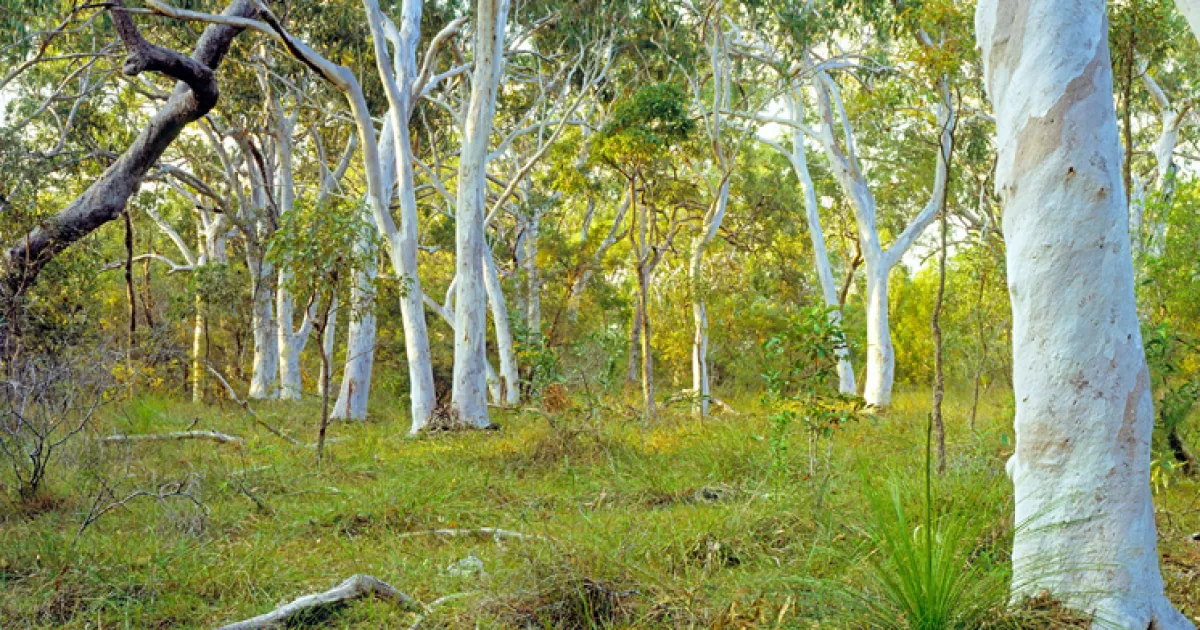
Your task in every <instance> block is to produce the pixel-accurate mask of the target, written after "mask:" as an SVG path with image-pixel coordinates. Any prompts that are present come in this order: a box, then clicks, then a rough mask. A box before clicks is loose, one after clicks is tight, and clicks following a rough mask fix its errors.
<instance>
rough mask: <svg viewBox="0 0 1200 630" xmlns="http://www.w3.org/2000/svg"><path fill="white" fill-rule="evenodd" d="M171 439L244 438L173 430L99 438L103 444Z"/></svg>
mask: <svg viewBox="0 0 1200 630" xmlns="http://www.w3.org/2000/svg"><path fill="white" fill-rule="evenodd" d="M171 440H211V441H213V442H218V443H221V444H244V443H245V440H243V439H242V438H240V437H236V436H233V435H226V434H224V433H219V432H217V431H175V432H172V433H141V434H134V435H108V436H105V437H102V438H100V441H101V442H103V443H105V444H111V443H114V442H167V441H171Z"/></svg>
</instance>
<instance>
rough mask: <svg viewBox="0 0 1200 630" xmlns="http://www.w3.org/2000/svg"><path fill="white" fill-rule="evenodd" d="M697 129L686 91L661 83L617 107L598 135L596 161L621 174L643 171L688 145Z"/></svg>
mask: <svg viewBox="0 0 1200 630" xmlns="http://www.w3.org/2000/svg"><path fill="white" fill-rule="evenodd" d="M695 128H696V122H695V121H694V120H692V119H691V118H690V117H689V116H688V99H687V96H686V95H685V94H684V92H683V89H682V88H680V87H679V86H678V85H674V84H671V83H657V84H654V85H650V86H647V87H644V88H642V89H640V90H638V91H637V92H636V93H634V95H633V96H632V97H630V98H628V99H625V100H623V101H620V102H619V103H617V104H616V106H615V107H614V108H613V113H612V117H611V119H610V120H609V122H608V124H606V125H605V126H604V128H603V129H601V130H600V133H598V134H596V139H595V140H594V141H593V146H592V157H593V159H596V160H600V161H603V162H606V163H608V164H609V165H610V166H613V167H615V168H617V169H618V170H621V171H626V170H632V171H636V170H640V169H642V168H645V167H646V166H648V165H649V164H650V163H651V162H653V161H654V160H656V159H657V158H659V157H662V156H664V155H665V154H666V153H667V152H668V151H669V150H670V149H671V148H673V147H676V146H678V145H680V144H682V143H683V142H684V141H686V140H687V139H688V137H689V136H691V134H692V132H693V131H694V130H695Z"/></svg>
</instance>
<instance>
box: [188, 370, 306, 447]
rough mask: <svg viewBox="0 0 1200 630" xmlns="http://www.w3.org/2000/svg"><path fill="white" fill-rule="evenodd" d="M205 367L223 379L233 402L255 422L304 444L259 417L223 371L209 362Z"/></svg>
mask: <svg viewBox="0 0 1200 630" xmlns="http://www.w3.org/2000/svg"><path fill="white" fill-rule="evenodd" d="M205 367H206V368H208V371H209V372H210V373H211V374H212V375H213V376H215V377H217V380H218V381H221V385H223V386H224V387H225V393H226V394H228V395H229V399H230V400H232V401H233V402H235V403H237V405H238V406H239V407H241V408H242V409H244V410H245V411H246V413H247V414H248V415H249V416H250V417H251V418H252V419H253V420H254V422H255V423H257V424H258V425H259V426H261V427H262V428H264V429H266V430H268V431H270V432H271V433H274V434H275V435H277V436H279V437H281V438H283V439H285V440H287V441H288V442H290V443H291V444H292V445H294V446H303V444H301V443H300V441H299V440H297V439H296V438H294V437H292V436H290V435H288V434H286V433H284V432H283V431H280V430H279V429H277V428H275V427H273V426H271V424H270V423H268V422H267V421H265V420H263V419H262V418H260V417H258V414H256V413H254V410H253V409H251V408H250V405H249V404H247V403H246V401H244V400H242V399H241V398H238V395H237V392H235V391H233V386H232V385H230V384H229V381H227V380H225V377H224V376H222V375H221V373H220V372H218V371H217V370H216V368H214V367H213V366H211V365H209V364H207V363H206V364H205Z"/></svg>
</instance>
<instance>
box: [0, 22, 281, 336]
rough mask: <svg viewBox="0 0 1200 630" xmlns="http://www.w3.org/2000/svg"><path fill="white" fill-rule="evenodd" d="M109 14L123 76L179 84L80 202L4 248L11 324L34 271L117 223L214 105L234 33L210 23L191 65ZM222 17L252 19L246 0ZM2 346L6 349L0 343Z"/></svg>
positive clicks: (0, 277)
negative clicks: (217, 75) (147, 75)
mask: <svg viewBox="0 0 1200 630" xmlns="http://www.w3.org/2000/svg"><path fill="white" fill-rule="evenodd" d="M114 5H115V6H114V7H113V9H112V12H111V16H112V19H113V24H114V26H116V27H117V30H118V32H119V33H120V34H121V39H122V40H123V41H124V43H125V46H126V47H127V48H128V50H129V58H128V60H127V61H126V64H125V72H126V73H127V74H137V73H138V72H145V71H152V72H159V73H162V74H164V75H167V76H169V77H172V78H175V79H178V80H180V81H181V84H180V85H177V86H176V87H175V90H174V92H172V94H171V98H170V99H169V100H168V101H167V102H166V103H165V104H164V105H163V106H162V108H160V109H159V110H158V112H156V113H155V114H154V116H153V118H151V119H150V122H149V123H148V124H147V126H146V127H145V128H144V129H142V132H141V133H140V134H139V135H138V137H137V138H136V139H135V140H134V141H133V144H131V145H130V146H129V148H128V149H126V150H125V153H124V154H122V155H121V157H120V158H118V159H117V161H116V162H114V163H113V164H112V165H111V166H109V167H108V169H107V170H106V171H105V172H104V174H103V175H101V176H100V178H99V179H97V180H96V181H95V182H94V183H93V184H92V185H91V186H90V187H89V188H88V189H87V191H85V192H84V193H83V194H82V195H80V196H79V197H77V198H76V199H75V200H74V201H72V202H71V203H70V204H69V205H68V206H67V207H66V208H64V209H63V210H61V211H60V212H59V213H58V214H57V215H54V216H52V217H49V218H47V219H46V220H45V221H44V222H43V223H42V224H41V225H39V226H38V227H36V228H34V229H33V230H32V231H30V232H29V233H28V234H26V235H24V236H21V237H19V238H17V239H15V240H14V241H13V242H11V243H9V244H8V247H7V250H6V251H5V252H4V256H3V260H2V261H0V265H2V269H0V281H2V282H0V290H2V291H3V292H4V295H3V298H4V301H5V302H7V304H6V307H7V308H6V309H5V311H6V312H5V313H4V315H5V316H7V317H8V319H9V322H10V325H11V322H12V321H13V317H14V315H16V313H17V307H18V306H19V303H20V301H21V298H22V297H23V294H24V293H25V291H26V290H27V289H28V287H29V286H30V285H31V284H32V283H33V281H34V280H35V279H36V277H37V275H38V272H39V271H41V269H42V267H43V266H45V264H46V263H47V262H49V261H50V260H51V259H53V258H54V257H55V256H56V255H57V254H58V253H59V252H61V251H63V250H64V249H66V248H67V247H69V246H70V245H71V244H73V243H75V242H76V241H78V240H80V239H82V238H84V237H85V236H87V235H88V234H91V233H92V232H93V231H95V230H96V229H97V228H99V227H100V226H102V225H104V224H105V223H108V222H110V221H113V220H115V219H117V218H118V217H120V216H121V212H122V211H124V209H125V205H126V204H127V203H128V201H129V198H130V197H131V196H132V195H133V194H134V193H135V192H137V189H138V187H139V186H140V185H141V183H142V181H143V180H144V179H145V177H146V174H147V173H148V172H149V170H150V168H151V167H153V165H154V164H155V163H156V162H157V161H158V159H159V158H160V157H162V155H163V153H164V152H165V151H166V150H167V147H168V146H170V144H171V143H172V142H173V141H174V140H175V138H177V137H178V136H179V134H180V132H182V131H183V129H184V127H186V126H187V125H188V124H190V123H192V122H194V121H196V120H198V119H199V118H201V117H202V116H204V115H205V114H207V113H208V112H209V110H211V109H212V108H213V106H215V105H216V103H217V98H218V91H217V84H216V81H215V79H214V78H213V70H214V69H215V68H217V67H218V66H219V65H220V63H221V60H222V59H223V58H224V57H225V54H226V53H227V52H228V51H229V47H230V44H231V43H232V42H233V38H234V37H235V36H237V34H238V33H240V32H241V30H242V29H241V28H240V27H237V26H231V25H226V24H214V25H211V26H209V27H208V28H206V29H205V30H204V33H203V35H201V37H200V40H199V42H197V44H196V49H195V51H194V52H193V53H192V56H191V57H190V58H185V57H184V56H183V55H181V54H179V53H176V52H173V51H169V50H167V49H165V48H161V47H158V46H154V45H152V44H150V43H148V42H146V41H145V40H144V39H143V38H142V36H141V34H140V33H139V32H138V30H137V28H136V27H135V26H134V25H133V22H132V20H131V19H130V17H129V13H128V12H127V11H126V10H123V8H117V7H118V6H121V3H120V2H116V3H114ZM225 15H227V16H235V17H253V16H255V15H257V10H256V8H255V5H254V3H253V2H251V1H250V0H233V2H231V3H230V5H229V6H228V7H227V8H226V9H225ZM3 345H5V346H7V344H3Z"/></svg>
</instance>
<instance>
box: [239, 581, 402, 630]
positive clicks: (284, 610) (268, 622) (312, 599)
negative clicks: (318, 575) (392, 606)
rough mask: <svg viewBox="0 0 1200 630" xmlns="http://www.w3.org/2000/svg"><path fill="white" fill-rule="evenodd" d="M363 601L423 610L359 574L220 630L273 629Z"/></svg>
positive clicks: (395, 591) (389, 587) (389, 586)
mask: <svg viewBox="0 0 1200 630" xmlns="http://www.w3.org/2000/svg"><path fill="white" fill-rule="evenodd" d="M363 597H375V598H378V599H382V600H385V601H390V602H394V603H396V604H398V605H400V606H403V607H404V608H411V609H413V610H423V608H424V607H423V606H421V604H420V602H418V601H417V600H415V599H413V598H412V597H409V596H408V595H405V594H404V593H401V592H400V591H398V590H396V588H395V587H393V586H392V585H390V584H388V583H387V582H383V581H380V580H378V579H376V578H374V577H371V576H369V575H363V574H361V573H360V574H358V575H354V576H351V577H350V578H349V579H347V580H346V581H345V582H342V583H341V584H338V585H337V586H335V587H333V588H331V589H329V590H328V591H325V592H323V593H314V594H312V595H305V596H304V597H300V598H298V599H295V600H293V601H292V602H291V603H289V604H284V605H282V606H280V607H279V608H276V609H275V610H272V611H271V612H269V613H265V614H262V615H259V616H257V617H253V618H251V619H247V620H245V621H239V622H237V623H231V624H229V625H227V626H221V628H220V629H219V630H251V629H253V628H273V627H277V626H281V625H284V624H285V623H287V622H289V621H292V620H293V619H295V618H297V617H299V616H301V615H305V614H311V613H313V612H315V611H316V610H317V609H320V608H325V607H327V606H336V605H339V604H342V603H344V602H348V601H351V600H355V599H361V598H363Z"/></svg>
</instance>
